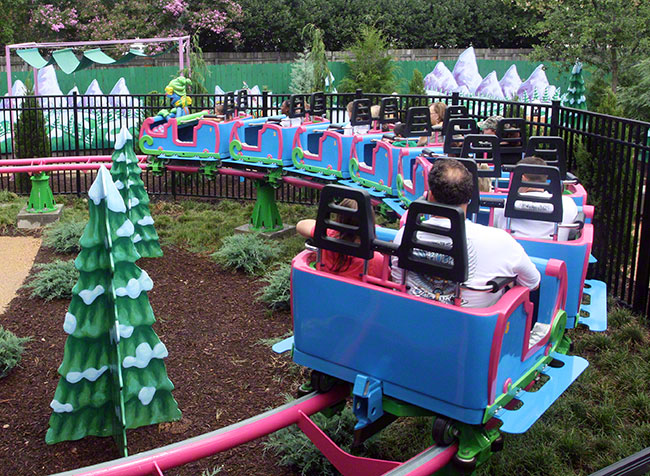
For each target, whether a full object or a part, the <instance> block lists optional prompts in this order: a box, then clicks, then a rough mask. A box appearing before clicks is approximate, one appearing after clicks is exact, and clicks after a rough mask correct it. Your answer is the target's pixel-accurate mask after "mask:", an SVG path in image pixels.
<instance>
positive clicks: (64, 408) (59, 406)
mask: <svg viewBox="0 0 650 476" xmlns="http://www.w3.org/2000/svg"><path fill="white" fill-rule="evenodd" d="M50 408H52V410H54V413H71V412H72V410H73V408H72V404H71V403H60V402H58V401H57V400H52V402H50Z"/></svg>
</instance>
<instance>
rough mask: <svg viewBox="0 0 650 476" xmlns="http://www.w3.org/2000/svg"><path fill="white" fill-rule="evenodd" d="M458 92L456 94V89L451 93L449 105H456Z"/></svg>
mask: <svg viewBox="0 0 650 476" xmlns="http://www.w3.org/2000/svg"><path fill="white" fill-rule="evenodd" d="M459 97H460V94H458V91H456V92H453V93H451V105H452V106H457V105H458V103H459V99H458V98H459Z"/></svg>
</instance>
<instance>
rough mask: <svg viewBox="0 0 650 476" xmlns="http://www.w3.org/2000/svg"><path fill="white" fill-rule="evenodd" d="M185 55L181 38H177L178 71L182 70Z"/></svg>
mask: <svg viewBox="0 0 650 476" xmlns="http://www.w3.org/2000/svg"><path fill="white" fill-rule="evenodd" d="M184 57H185V52H184V51H183V40H182V39H179V40H178V71H179V72H182V71H183V66H184V65H183V59H184Z"/></svg>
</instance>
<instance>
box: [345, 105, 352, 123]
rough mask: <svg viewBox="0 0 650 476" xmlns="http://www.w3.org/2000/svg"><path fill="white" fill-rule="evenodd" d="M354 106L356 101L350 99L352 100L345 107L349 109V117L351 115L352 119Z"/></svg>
mask: <svg viewBox="0 0 650 476" xmlns="http://www.w3.org/2000/svg"><path fill="white" fill-rule="evenodd" d="M353 106H354V101H350V102H349V103H348V105H347V106H345V108H346V109H347V111H348V117H349V118H350V119H352V107H353Z"/></svg>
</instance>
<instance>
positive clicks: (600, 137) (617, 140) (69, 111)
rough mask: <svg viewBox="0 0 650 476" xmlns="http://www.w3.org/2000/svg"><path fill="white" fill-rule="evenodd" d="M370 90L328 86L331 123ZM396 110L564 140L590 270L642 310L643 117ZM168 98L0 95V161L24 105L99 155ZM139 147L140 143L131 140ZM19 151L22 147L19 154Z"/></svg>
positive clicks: (77, 177)
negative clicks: (506, 123) (579, 197)
mask: <svg viewBox="0 0 650 476" xmlns="http://www.w3.org/2000/svg"><path fill="white" fill-rule="evenodd" d="M361 96H364V97H368V98H370V99H371V102H372V103H373V104H377V103H379V101H380V99H381V98H382V97H384V96H385V95H381V94H365V95H363V94H362V93H361V91H357V92H356V93H351V94H328V95H327V96H326V105H327V110H328V117H329V118H330V120H331V121H332V122H343V120H344V119H345V106H346V105H347V103H348V102H349V101H351V100H353V99H354V98H357V97H361ZM192 98H193V101H194V102H193V104H192V109H193V110H194V111H198V110H202V109H206V108H207V109H211V108H213V107H214V105H215V104H217V103H218V102H220V101H221V100H222V99H223V98H222V97H220V96H216V95H193V96H192ZM288 98H289V95H285V94H269V93H266V92H264V93H262V94H260V95H257V96H250V97H249V109H250V112H251V113H252V114H253V115H255V116H268V115H273V114H279V112H280V105H281V103H282V101H283V100H285V99H288ZM397 99H398V104H399V109H400V112H401V113H402V114H403V113H405V111H406V110H407V109H408V108H409V107H411V106H418V105H425V104H428V103H430V102H431V101H442V102H445V103H446V104H465V105H466V106H467V108H468V111H469V115H470V116H471V117H473V118H476V119H484V118H486V117H488V116H491V115H501V116H504V117H521V118H524V119H525V120H526V123H527V126H528V135H529V136H531V135H559V136H562V137H563V138H564V139H565V140H566V143H567V154H568V157H567V162H568V163H567V165H568V168H569V170H571V171H573V172H575V173H576V174H577V175H578V177H579V178H580V179H581V180H582V182H583V184H584V185H585V188H586V189H587V191H588V193H589V203H591V204H593V205H595V206H596V214H595V217H594V224H595V230H596V238H595V243H594V249H593V255H594V256H596V257H597V258H598V259H599V261H598V263H597V264H596V265H595V266H594V267H593V269H592V270H591V272H592V274H593V275H594V277H596V278H598V279H602V280H604V281H605V282H606V283H607V285H608V287H609V289H610V291H611V293H612V295H613V296H615V297H617V298H618V299H620V300H621V301H623V302H625V303H627V304H629V305H630V306H632V307H633V308H634V309H635V310H636V311H639V312H642V313H643V314H645V315H648V311H649V309H648V305H649V302H648V297H647V295H648V291H649V287H650V254H649V253H647V252H645V251H646V250H645V249H644V247H645V246H647V245H648V244H650V225H649V226H646V227H644V223H645V222H647V221H648V220H650V197H649V196H648V194H646V193H645V190H646V184H647V178H648V173H649V167H648V161H649V160H650V141H649V134H650V123H646V122H640V121H633V120H629V119H624V118H619V117H612V116H606V115H602V114H596V113H592V112H588V111H581V110H577V109H571V108H564V107H562V106H561V105H560V103H559V102H558V101H554V102H552V103H550V104H531V103H521V102H509V101H497V100H492V99H485V98H473V97H472V98H465V97H460V96H459V95H458V94H453V95H449V96H415V95H401V96H397ZM163 107H166V104H165V98H164V96H162V95H121V96H105V95H104V96H80V95H77V94H73V95H71V96H39V97H38V98H32V99H31V100H30V101H27V100H26V98H11V99H4V100H3V101H2V103H0V160H1V159H3V158H13V157H15V156H16V142H15V136H19V135H20V134H21V133H23V132H24V131H22V130H21V127H23V128H24V125H22V124H21V121H18V120H17V119H18V117H19V115H20V114H21V112H22V111H34V110H36V111H40V112H42V113H43V114H44V117H45V121H46V125H47V128H48V132H49V136H50V146H51V149H52V155H53V156H61V155H92V154H97V155H103V154H107V153H110V152H111V148H112V147H113V143H114V141H115V137H116V134H117V133H118V132H119V130H120V129H121V128H122V127H123V126H124V127H127V128H129V129H130V130H131V132H132V134H133V135H134V136H137V135H138V131H139V127H140V123H141V122H142V120H143V119H144V118H145V117H148V116H152V115H154V114H155V113H156V112H157V111H158V110H159V109H161V108H163ZM136 148H137V146H136ZM21 155H22V154H21ZM93 178H94V173H92V172H89V173H83V172H55V173H53V174H51V182H52V189H53V191H54V193H58V194H82V193H85V192H86V191H87V189H88V187H89V186H90V184H91V183H92V180H93ZM144 180H145V184H146V186H147V189H148V191H149V193H151V194H152V195H160V196H172V197H181V196H182V197H209V198H233V199H243V200H251V199H254V198H255V192H254V188H253V187H251V184H250V183H249V181H241V180H240V179H239V178H238V177H233V176H221V175H219V176H217V178H216V179H215V180H214V181H208V180H206V179H205V178H204V177H202V176H198V175H185V174H179V173H175V172H169V171H168V172H166V173H165V174H164V175H162V176H160V177H156V176H153V175H152V174H149V173H145V174H144ZM23 182H24V181H20V180H15V179H14V177H13V176H8V175H0V189H7V190H10V191H13V192H16V193H25V192H26V189H25V188H24V183H23ZM277 198H278V199H279V200H281V201H286V202H292V203H315V201H317V200H318V192H317V191H315V190H312V189H309V190H305V189H299V188H296V187H293V186H291V185H284V186H283V187H281V188H280V189H278V191H277Z"/></svg>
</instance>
